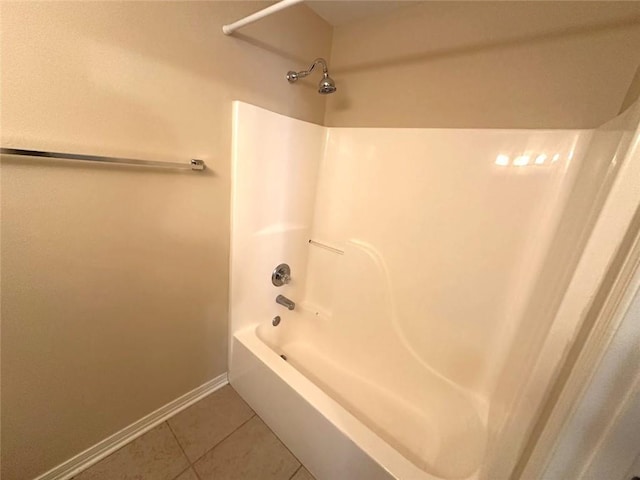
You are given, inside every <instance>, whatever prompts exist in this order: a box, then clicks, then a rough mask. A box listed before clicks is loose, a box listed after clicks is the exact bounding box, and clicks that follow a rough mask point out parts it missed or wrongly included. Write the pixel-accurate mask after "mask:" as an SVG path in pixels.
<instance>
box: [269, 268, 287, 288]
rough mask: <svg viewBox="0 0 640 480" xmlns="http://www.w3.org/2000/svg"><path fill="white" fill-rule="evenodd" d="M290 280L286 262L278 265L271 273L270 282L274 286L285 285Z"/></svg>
mask: <svg viewBox="0 0 640 480" xmlns="http://www.w3.org/2000/svg"><path fill="white" fill-rule="evenodd" d="M290 281H291V268H290V267H289V265H287V264H286V263H281V264H280V265H278V266H277V267H276V268H275V269H274V270H273V273H271V283H273V284H274V285H275V286H276V287H281V286H283V285H286V284H287V283H289V282H290Z"/></svg>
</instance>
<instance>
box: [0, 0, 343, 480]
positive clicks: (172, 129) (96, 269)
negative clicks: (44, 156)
mask: <svg viewBox="0 0 640 480" xmlns="http://www.w3.org/2000/svg"><path fill="white" fill-rule="evenodd" d="M263 6H264V4H258V3H254V2H186V3H182V2H169V3H163V2H149V3H143V2H110V3H96V2H76V3H57V2H53V3H34V2H22V3H9V2H3V3H2V4H1V8H2V11H1V14H2V24H1V27H2V36H1V43H2V45H1V47H2V50H1V59H2V77H1V80H2V90H1V93H2V97H1V100H2V108H1V112H2V113H1V121H2V124H1V127H2V132H1V133H2V145H3V146H15V147H23V148H34V149H38V148H39V149H51V150H60V151H71V152H87V153H94V154H104V155H120V156H131V157H136V158H143V159H160V160H167V161H188V159H190V158H192V157H195V158H202V159H204V160H206V162H207V165H208V166H209V167H210V170H209V171H208V172H207V173H205V174H197V173H191V172H186V173H176V172H166V171H159V170H144V169H132V168H126V167H108V166H96V165H86V164H77V163H64V162H60V161H26V160H19V161H16V160H15V159H11V158H9V157H6V156H5V157H4V158H3V165H2V204H1V205H2V478H3V479H5V480H19V479H30V478H33V477H35V476H36V475H38V474H40V473H42V472H44V471H45V470H47V469H49V468H51V467H54V466H56V465H57V464H59V463H60V462H62V461H64V460H66V459H68V458H69V457H71V456H72V455H74V454H76V453H79V452H80V451H81V450H83V449H85V448H87V447H89V446H91V445H93V444H94V443H96V442H98V441H100V440H102V439H103V438H105V437H106V436H108V435H110V434H112V433H114V432H115V431H117V430H119V429H120V428H122V427H125V426H127V425H128V424H130V423H131V422H133V421H135V420H137V419H139V418H140V417H142V416H144V415H146V414H148V413H150V412H151V411H153V410H154V409H156V408H158V407H160V406H162V405H164V404H165V403H167V402H169V401H171V400H173V399H175V398H176V397H178V396H180V395H182V394H184V393H186V392H187V391H189V390H191V389H193V388H195V387H197V386H199V385H201V384H202V383H204V382H205V381H207V380H209V379H211V378H213V377H215V376H216V375H218V374H220V373H222V372H224V371H226V363H227V346H226V345H227V296H228V254H229V189H230V182H229V175H230V142H231V131H230V129H231V100H232V99H241V100H244V101H246V102H250V103H253V104H257V105H260V106H262V107H265V108H267V109H270V110H274V111H277V112H280V113H283V114H286V115H290V116H293V117H296V118H301V119H304V120H308V121H312V122H316V123H321V122H322V120H323V116H324V99H323V98H322V97H320V96H319V95H317V94H316V93H315V92H314V91H313V89H312V88H310V86H309V87H306V86H304V85H296V86H290V85H288V84H287V82H286V81H285V79H284V75H285V73H286V72H287V70H289V69H290V68H292V67H296V66H297V67H303V66H306V65H307V64H308V62H309V61H310V60H312V59H313V58H315V57H316V56H320V55H323V56H326V57H328V56H329V53H330V51H329V50H330V41H331V28H330V27H329V26H328V25H327V24H326V23H325V22H324V21H323V20H321V19H320V18H319V17H317V16H316V15H315V14H314V13H312V12H311V11H310V10H309V9H308V8H307V7H306V6H297V7H294V8H291V9H290V10H287V11H285V12H282V13H280V14H278V15H275V16H273V17H271V18H269V19H266V20H264V21H263V22H261V23H260V24H256V25H255V26H251V27H248V28H246V29H243V31H242V34H241V35H239V36H237V37H235V38H231V37H226V36H224V35H222V33H221V31H220V27H221V25H222V24H223V23H227V22H229V21H233V20H235V19H237V18H239V17H241V16H244V15H246V14H248V13H250V12H253V11H255V10H257V9H258V8H261V7H263ZM265 280H266V279H265Z"/></svg>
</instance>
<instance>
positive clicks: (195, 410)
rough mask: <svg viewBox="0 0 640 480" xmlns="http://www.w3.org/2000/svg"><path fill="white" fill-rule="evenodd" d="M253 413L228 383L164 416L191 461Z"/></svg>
mask: <svg viewBox="0 0 640 480" xmlns="http://www.w3.org/2000/svg"><path fill="white" fill-rule="evenodd" d="M252 416H253V410H251V408H250V407H249V405H247V404H246V403H245V402H244V400H242V398H240V396H239V395H238V394H237V393H236V392H235V390H233V388H231V387H230V386H229V385H227V386H225V387H222V388H221V389H220V390H218V391H216V392H214V393H212V394H211V395H208V396H207V397H205V398H203V399H202V400H200V401H199V402H198V403H196V404H194V405H192V406H190V407H189V408H187V409H186V410H184V411H182V412H180V413H179V414H177V415H176V416H175V417H173V418H171V419H169V420H168V422H169V425H170V426H171V429H172V430H173V432H174V433H175V434H176V438H177V439H178V441H179V442H180V445H181V446H182V448H183V449H184V451H185V453H186V454H187V457H189V460H190V461H191V462H194V461H196V460H197V459H198V458H200V457H201V456H202V455H203V454H204V453H205V452H207V451H208V450H210V449H211V448H213V447H214V446H215V445H216V444H218V443H219V442H220V441H221V440H223V439H224V438H225V437H226V436H227V435H229V434H230V433H231V432H233V431H234V430H235V429H236V428H238V427H239V426H240V425H242V424H243V423H244V422H246V421H247V420H249V419H250V418H251V417H252Z"/></svg>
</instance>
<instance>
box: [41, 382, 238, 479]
mask: <svg viewBox="0 0 640 480" xmlns="http://www.w3.org/2000/svg"><path fill="white" fill-rule="evenodd" d="M227 383H229V380H228V377H227V374H226V373H223V374H222V375H218V376H217V377H216V378H214V379H212V380H209V381H208V382H206V383H204V384H203V385H200V386H199V387H197V388H195V389H193V390H191V391H190V392H187V393H185V394H184V395H182V396H181V397H178V398H176V399H175V400H173V401H172V402H169V403H167V404H166V405H164V406H163V407H160V408H159V409H157V410H156V411H154V412H151V413H150V414H149V415H147V416H145V417H142V418H141V419H140V420H138V421H137V422H134V423H132V424H131V425H129V426H128V427H125V428H123V429H122V430H120V431H119V432H116V433H114V434H113V435H111V436H110V437H108V438H105V439H104V440H102V441H101V442H99V443H96V444H95V445H94V446H93V447H89V448H88V449H86V450H85V451H84V452H81V453H79V454H78V455H76V456H75V457H72V458H70V459H69V460H67V461H66V462H63V463H61V464H60V465H58V466H57V467H54V468H52V469H51V470H49V471H48V472H46V473H43V474H42V475H40V476H39V477H37V478H36V479H35V480H68V479H70V478H72V477H73V476H74V475H77V474H78V473H80V472H82V471H83V470H86V469H87V468H89V467H90V466H91V465H94V464H96V463H97V462H99V461H100V460H102V459H103V458H105V457H106V456H108V455H109V454H111V453H113V452H114V451H116V450H117V449H119V448H120V447H122V446H123V445H126V444H127V443H129V442H130V441H132V440H134V439H135V438H138V437H139V436H140V435H142V434H143V433H146V432H148V431H149V430H151V429H152V428H153V427H156V426H157V425H159V424H161V423H162V422H164V421H165V420H166V419H168V418H170V417H172V416H173V415H175V414H176V413H178V412H181V411H182V410H184V409H185V408H187V407H189V406H190V405H193V404H194V403H196V402H197V401H198V400H200V399H201V398H203V397H205V396H206V395H209V394H210V393H212V392H215V391H216V390H218V389H219V388H221V387H224V386H225V385H226V384H227Z"/></svg>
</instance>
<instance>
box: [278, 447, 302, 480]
mask: <svg viewBox="0 0 640 480" xmlns="http://www.w3.org/2000/svg"><path fill="white" fill-rule="evenodd" d="M278 440H279V439H278ZM296 460H298V459H297V458H296ZM298 463H300V460H298ZM301 468H302V463H300V466H299V467H298V468H296V471H295V472H293V475H291V476H290V477H289V480H291V479H292V478H293V477H295V476H296V473H298V472H299V471H300V469H301Z"/></svg>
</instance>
